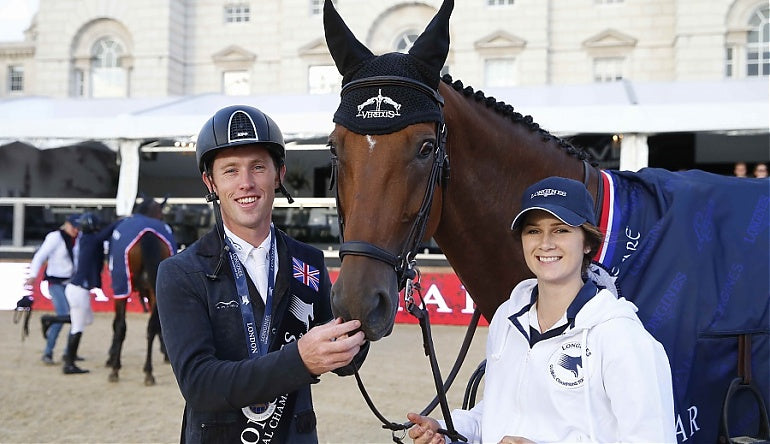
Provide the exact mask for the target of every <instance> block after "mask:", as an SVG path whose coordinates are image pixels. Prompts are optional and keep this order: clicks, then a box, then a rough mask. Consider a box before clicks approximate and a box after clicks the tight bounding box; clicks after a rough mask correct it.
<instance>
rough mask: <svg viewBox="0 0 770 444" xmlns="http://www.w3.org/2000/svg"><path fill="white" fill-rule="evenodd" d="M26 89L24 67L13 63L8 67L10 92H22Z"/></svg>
mask: <svg viewBox="0 0 770 444" xmlns="http://www.w3.org/2000/svg"><path fill="white" fill-rule="evenodd" d="M23 91H24V67H23V66H18V65H11V66H9V67H8V92H9V93H20V92H23Z"/></svg>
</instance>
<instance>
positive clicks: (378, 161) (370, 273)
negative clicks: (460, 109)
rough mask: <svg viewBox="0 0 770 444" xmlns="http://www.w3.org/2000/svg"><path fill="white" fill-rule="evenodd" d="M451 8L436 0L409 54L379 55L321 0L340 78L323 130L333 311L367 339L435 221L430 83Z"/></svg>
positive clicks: (391, 305)
mask: <svg viewBox="0 0 770 444" xmlns="http://www.w3.org/2000/svg"><path fill="white" fill-rule="evenodd" d="M453 5H454V2H453V1H452V0H445V1H444V3H443V5H442V6H441V9H440V10H439V11H438V13H437V14H436V16H435V17H434V18H433V20H432V21H431V22H430V24H429V25H428V26H427V27H426V28H425V31H424V32H423V33H422V35H421V36H420V37H419V38H418V39H417V40H416V41H415V43H414V45H413V47H412V48H411V49H410V50H409V53H408V54H400V53H388V54H384V55H380V56H375V55H374V54H372V52H371V51H370V50H369V49H368V48H366V47H365V46H364V45H363V44H362V43H360V42H359V41H358V40H357V39H356V38H355V36H354V35H353V33H352V32H351V31H350V29H349V28H348V27H347V25H346V24H345V23H344V21H343V20H342V18H341V17H340V16H339V14H338V13H337V11H336V10H335V9H334V6H333V5H332V2H331V1H330V0H327V1H326V3H325V5H324V28H325V33H326V41H327V44H328V47H329V51H330V52H331V55H332V57H333V58H334V61H335V63H336V65H337V68H338V70H339V71H340V73H341V74H342V76H343V79H342V93H341V96H342V98H341V103H340V106H339V108H338V109H337V111H336V112H335V114H334V122H335V123H336V126H335V129H334V131H333V132H332V134H331V135H330V137H329V145H330V148H331V151H332V156H333V158H334V165H335V178H334V180H336V185H337V197H338V205H337V210H338V212H339V216H340V221H341V224H342V232H341V236H342V239H343V242H342V245H341V247H340V257H341V258H342V267H341V270H340V274H339V277H338V278H337V280H336V282H335V284H334V286H333V287H332V308H333V310H334V312H335V314H336V315H338V316H342V317H343V318H344V319H359V320H360V321H361V325H362V327H361V328H362V330H363V331H364V333H365V334H366V337H367V338H368V339H369V340H372V341H376V340H378V339H380V338H382V337H383V336H385V335H387V334H389V333H390V331H391V329H392V328H393V321H394V319H395V315H396V311H397V308H398V293H399V290H400V289H401V288H403V285H404V283H405V281H406V279H407V278H408V277H409V276H410V274H411V273H412V269H411V267H412V265H413V260H414V255H415V254H416V250H417V247H418V245H419V243H420V241H421V240H422V239H423V238H424V237H428V236H430V235H431V234H432V233H433V231H435V228H436V226H437V225H438V220H439V213H440V210H441V186H440V184H441V180H442V177H443V172H444V170H443V168H444V165H445V159H446V153H445V147H444V146H443V143H444V140H442V139H445V132H444V125H443V115H442V105H443V99H442V98H441V96H440V95H439V94H438V91H437V89H438V84H439V80H440V72H441V68H442V67H443V65H444V62H445V61H446V57H447V53H448V51H449V15H450V13H451V11H452V8H453Z"/></svg>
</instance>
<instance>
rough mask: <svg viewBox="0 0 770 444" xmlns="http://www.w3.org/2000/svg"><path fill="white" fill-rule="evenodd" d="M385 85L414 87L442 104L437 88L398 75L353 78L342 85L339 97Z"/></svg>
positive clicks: (442, 99)
mask: <svg viewBox="0 0 770 444" xmlns="http://www.w3.org/2000/svg"><path fill="white" fill-rule="evenodd" d="M386 85H389V86H405V87H407V88H412V89H415V90H417V91H420V92H421V93H423V94H425V95H427V96H428V97H431V98H432V99H433V100H434V101H435V102H436V103H438V104H439V105H441V106H444V98H443V97H441V94H439V93H438V91H437V90H435V89H433V88H431V87H430V86H428V85H426V84H424V83H422V82H418V81H417V80H412V79H410V78H408V77H399V76H374V77H366V78H363V79H358V80H353V81H351V82H349V83H348V84H346V85H345V86H343V87H342V91H340V97H342V96H344V95H345V94H346V93H348V92H350V91H351V90H354V89H358V88H367V87H371V86H386Z"/></svg>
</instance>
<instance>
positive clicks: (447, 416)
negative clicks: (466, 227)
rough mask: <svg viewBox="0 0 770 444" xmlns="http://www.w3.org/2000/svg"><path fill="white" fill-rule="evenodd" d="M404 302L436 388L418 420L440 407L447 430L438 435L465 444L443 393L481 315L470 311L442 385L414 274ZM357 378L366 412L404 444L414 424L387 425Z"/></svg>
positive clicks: (460, 364)
mask: <svg viewBox="0 0 770 444" xmlns="http://www.w3.org/2000/svg"><path fill="white" fill-rule="evenodd" d="M415 291H416V292H417V294H418V295H419V296H420V304H419V305H418V304H416V303H415V299H414V296H413V294H414V292H415ZM404 302H405V304H404V305H405V306H406V309H407V311H408V312H409V313H410V314H411V315H412V316H414V317H415V318H417V319H418V320H419V323H420V330H421V331H422V338H423V344H422V345H423V349H424V350H425V356H427V357H428V360H429V361H430V367H431V371H432V372H433V383H434V385H435V386H436V396H435V397H434V398H433V400H432V401H431V402H430V403H428V405H427V406H426V407H425V408H424V409H423V410H422V411H421V412H420V416H424V415H427V414H429V413H430V412H432V411H433V409H435V408H436V405H437V404H441V413H442V415H443V417H444V422H446V424H447V428H446V429H442V428H439V429H438V433H441V434H443V435H444V436H446V437H448V438H449V439H450V442H459V441H462V442H467V441H468V439H467V438H466V437H464V436H463V435H461V434H460V433H458V432H457V430H455V429H454V425H453V423H452V415H451V413H450V411H449V403H448V401H447V399H446V392H447V391H449V388H450V387H451V386H452V383H453V382H454V380H455V377H456V376H457V373H458V371H459V370H460V367H461V366H462V364H463V361H465V356H466V355H467V353H468V349H469V348H470V345H471V341H472V340H473V334H474V333H475V331H476V327H477V326H478V323H479V318H480V317H481V312H480V311H479V309H478V308H477V309H476V310H474V311H473V316H472V317H471V320H470V322H469V323H468V330H467V331H466V332H465V337H464V338H463V343H462V345H461V346H460V351H459V352H458V353H457V358H456V359H455V363H454V365H453V366H452V370H451V371H450V372H449V376H448V377H447V380H446V382H442V378H441V370H440V369H439V366H438V362H437V360H436V349H435V347H434V345H433V336H432V334H431V329H430V319H429V316H428V310H427V309H426V308H425V301H424V300H423V298H422V292H421V287H420V273H419V271H417V280H416V281H414V280H412V279H408V280H407V285H406V290H405V292H404ZM354 375H355V377H356V383H357V384H358V389H359V391H360V392H361V395H362V396H363V397H364V400H365V401H366V405H368V406H369V409H370V410H371V411H372V413H374V415H375V416H376V417H377V419H379V420H380V422H382V424H383V425H382V428H383V429H388V430H390V431H391V437H392V439H393V442H395V443H400V444H403V441H402V439H403V438H404V437H405V436H406V432H407V430H408V429H409V428H410V427H412V426H413V425H414V424H412V423H411V422H405V423H396V422H392V421H388V419H387V418H385V416H384V415H383V414H382V413H380V411H379V410H378V409H377V407H376V406H375V405H374V401H372V398H371V397H370V396H369V393H368V392H367V391H366V387H364V383H363V381H362V380H361V375H360V374H359V373H358V369H357V368H356V370H355V373H354ZM397 432H402V433H401V434H400V436H399V435H397Z"/></svg>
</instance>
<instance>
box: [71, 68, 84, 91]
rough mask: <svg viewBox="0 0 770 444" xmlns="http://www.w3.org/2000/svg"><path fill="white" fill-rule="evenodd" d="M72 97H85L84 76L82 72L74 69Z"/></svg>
mask: <svg viewBox="0 0 770 444" xmlns="http://www.w3.org/2000/svg"><path fill="white" fill-rule="evenodd" d="M71 95H72V97H83V96H84V95H85V76H84V75H83V70H82V69H79V68H75V70H74V71H73V72H72V94H71Z"/></svg>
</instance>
